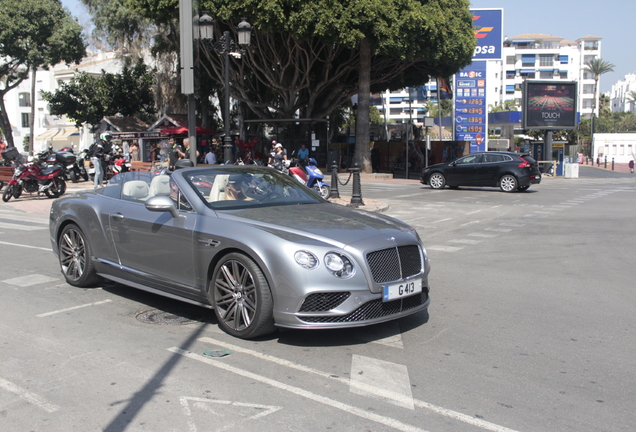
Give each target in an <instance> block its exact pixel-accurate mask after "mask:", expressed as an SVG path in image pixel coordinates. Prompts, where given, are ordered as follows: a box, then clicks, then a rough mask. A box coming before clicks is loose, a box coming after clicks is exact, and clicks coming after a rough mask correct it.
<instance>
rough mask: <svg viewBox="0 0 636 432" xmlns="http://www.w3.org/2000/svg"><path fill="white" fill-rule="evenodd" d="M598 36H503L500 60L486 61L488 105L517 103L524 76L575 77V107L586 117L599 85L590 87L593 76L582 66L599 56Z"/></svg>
mask: <svg viewBox="0 0 636 432" xmlns="http://www.w3.org/2000/svg"><path fill="white" fill-rule="evenodd" d="M601 39H602V38H600V37H597V36H585V37H582V38H580V39H577V40H576V41H570V40H566V39H564V38H562V37H559V36H552V35H546V34H520V35H518V36H514V37H510V38H508V37H507V38H505V39H504V47H503V60H501V61H499V60H496V61H493V60H491V61H489V62H488V90H487V95H488V96H487V103H488V105H492V106H499V105H502V104H503V103H504V102H505V101H514V102H515V104H516V105H517V106H518V107H521V103H522V86H523V82H524V80H526V79H537V80H554V81H557V82H558V81H560V80H563V81H577V82H578V109H577V110H578V112H580V113H581V117H582V118H586V117H590V116H591V115H592V109H593V106H594V105H596V106H598V98H599V89H594V76H593V75H592V74H591V73H589V72H585V70H584V69H585V63H587V62H588V61H590V60H593V59H595V58H600V57H601ZM595 90H596V91H595ZM594 100H596V104H594Z"/></svg>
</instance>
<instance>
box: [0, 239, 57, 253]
mask: <svg viewBox="0 0 636 432" xmlns="http://www.w3.org/2000/svg"><path fill="white" fill-rule="evenodd" d="M0 244H4V245H8V246H17V247H23V248H29V249H39V250H43V251H47V252H52V251H53V250H52V249H47V248H43V247H38V246H29V245H25V244H19V243H9V242H3V241H0Z"/></svg>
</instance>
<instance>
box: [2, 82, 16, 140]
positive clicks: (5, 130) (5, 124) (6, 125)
mask: <svg viewBox="0 0 636 432" xmlns="http://www.w3.org/2000/svg"><path fill="white" fill-rule="evenodd" d="M4 95H5V93H0V128H2V134H3V135H4V138H5V139H6V140H7V148H9V147H15V146H14V144H13V131H12V130H11V122H10V121H9V116H8V115H7V109H6V108H5V106H4Z"/></svg>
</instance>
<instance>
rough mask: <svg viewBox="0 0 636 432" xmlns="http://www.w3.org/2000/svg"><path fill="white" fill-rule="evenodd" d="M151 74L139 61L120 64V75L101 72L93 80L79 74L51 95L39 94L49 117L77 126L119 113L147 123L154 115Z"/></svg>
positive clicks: (97, 121)
mask: <svg viewBox="0 0 636 432" xmlns="http://www.w3.org/2000/svg"><path fill="white" fill-rule="evenodd" d="M152 82H153V78H152V73H151V72H150V71H148V68H147V66H146V65H145V64H143V63H141V61H139V62H138V63H137V64H136V65H135V66H134V67H132V68H130V67H128V66H126V65H124V67H123V69H122V72H121V74H111V73H106V72H105V71H102V74H101V76H99V77H95V76H92V75H89V74H87V73H85V72H80V73H78V75H77V76H76V77H74V78H73V79H72V80H71V81H70V82H68V83H63V84H62V85H61V86H60V88H59V89H58V90H56V91H54V92H42V95H43V97H44V99H45V100H46V101H47V102H48V103H49V108H50V110H51V114H56V115H66V116H67V117H69V118H71V119H73V120H74V121H75V122H76V124H77V125H78V127H79V126H81V125H82V124H84V123H87V124H90V125H93V126H97V125H99V123H100V122H101V120H102V118H104V116H110V115H115V114H121V115H122V116H135V117H139V118H141V119H144V120H149V118H150V116H151V115H152V114H154V113H155V107H154V99H153V96H152Z"/></svg>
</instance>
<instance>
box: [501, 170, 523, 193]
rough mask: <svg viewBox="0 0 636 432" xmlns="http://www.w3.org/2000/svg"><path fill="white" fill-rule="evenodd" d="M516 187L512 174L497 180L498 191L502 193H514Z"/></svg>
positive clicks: (515, 179)
mask: <svg viewBox="0 0 636 432" xmlns="http://www.w3.org/2000/svg"><path fill="white" fill-rule="evenodd" d="M518 185H519V183H518V182H517V178H516V177H515V176H513V175H512V174H506V175H504V176H503V177H501V179H500V180H499V189H501V190H502V191H504V192H515V191H516V190H517V187H518Z"/></svg>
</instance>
